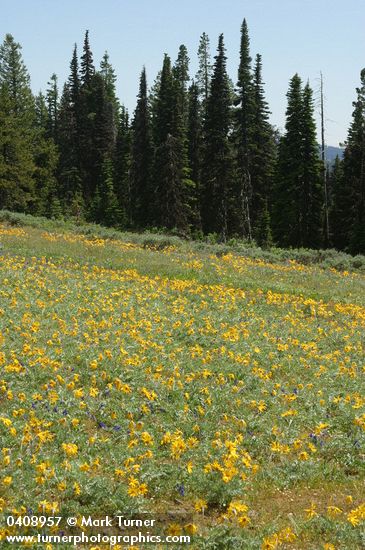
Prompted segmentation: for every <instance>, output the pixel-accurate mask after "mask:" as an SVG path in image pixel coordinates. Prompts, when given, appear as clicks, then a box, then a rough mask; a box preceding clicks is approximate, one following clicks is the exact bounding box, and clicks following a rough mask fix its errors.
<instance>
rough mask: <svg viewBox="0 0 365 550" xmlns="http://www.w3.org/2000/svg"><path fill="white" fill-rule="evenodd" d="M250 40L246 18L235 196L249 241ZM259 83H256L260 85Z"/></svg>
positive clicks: (252, 98) (240, 223) (241, 229)
mask: <svg viewBox="0 0 365 550" xmlns="http://www.w3.org/2000/svg"><path fill="white" fill-rule="evenodd" d="M251 61H252V60H251V57H250V40H249V36H248V28H247V23H246V19H244V20H243V23H242V27H241V44H240V64H239V68H238V81H237V100H236V102H235V104H236V110H235V117H236V121H235V122H236V124H235V134H234V138H235V145H236V179H237V188H236V197H237V204H238V205H239V208H238V212H237V216H238V229H239V232H240V234H241V235H242V236H243V237H246V238H248V239H251V238H252V220H251V203H252V196H253V189H252V187H253V182H252V160H253V159H252V156H253V143H252V139H253V136H252V133H253V124H254V121H253V117H254V108H255V105H254V101H255V96H254V85H253V78H252V69H251ZM260 84H261V82H258V85H260Z"/></svg>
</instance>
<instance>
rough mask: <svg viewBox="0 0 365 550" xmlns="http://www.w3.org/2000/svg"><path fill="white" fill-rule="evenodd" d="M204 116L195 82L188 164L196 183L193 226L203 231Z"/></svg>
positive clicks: (191, 92) (190, 109)
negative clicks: (202, 168) (201, 210)
mask: <svg viewBox="0 0 365 550" xmlns="http://www.w3.org/2000/svg"><path fill="white" fill-rule="evenodd" d="M201 117H202V115H201V104H200V102H199V88H198V86H197V84H195V82H193V83H192V84H191V86H190V88H189V113H188V131H187V139H188V164H189V170H190V178H191V180H192V181H193V182H194V193H192V199H193V203H192V213H193V219H192V225H193V227H194V229H196V230H201V220H200V203H201V184H200V176H201V166H202V118H201Z"/></svg>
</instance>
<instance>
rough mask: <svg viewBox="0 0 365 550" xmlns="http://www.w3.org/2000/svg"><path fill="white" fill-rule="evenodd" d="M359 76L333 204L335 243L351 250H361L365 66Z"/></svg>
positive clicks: (364, 235)
mask: <svg viewBox="0 0 365 550" xmlns="http://www.w3.org/2000/svg"><path fill="white" fill-rule="evenodd" d="M360 79H361V81H360V86H359V87H358V88H357V89H356V93H357V98H356V101H355V102H354V103H353V106H354V111H353V114H352V122H351V125H350V128H349V132H348V139H347V143H346V149H345V152H344V159H343V181H342V185H341V188H340V189H338V192H337V195H336V204H335V208H336V211H337V216H339V217H338V221H337V224H338V226H337V238H336V244H337V245H338V246H339V247H340V248H347V249H348V250H349V251H351V252H352V253H364V252H365V69H363V70H362V71H361V75H360Z"/></svg>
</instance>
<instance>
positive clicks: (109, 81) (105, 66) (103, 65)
mask: <svg viewBox="0 0 365 550" xmlns="http://www.w3.org/2000/svg"><path fill="white" fill-rule="evenodd" d="M100 74H101V76H102V78H103V81H104V86H105V91H106V96H107V98H108V100H109V101H110V102H111V103H112V105H113V126H114V128H115V131H117V127H118V117H119V113H120V104H119V100H118V98H117V94H116V89H115V83H116V80H117V77H116V75H115V71H114V69H113V66H112V65H111V63H110V61H109V54H108V52H105V53H104V55H103V59H102V60H101V62H100ZM115 138H116V135H115Z"/></svg>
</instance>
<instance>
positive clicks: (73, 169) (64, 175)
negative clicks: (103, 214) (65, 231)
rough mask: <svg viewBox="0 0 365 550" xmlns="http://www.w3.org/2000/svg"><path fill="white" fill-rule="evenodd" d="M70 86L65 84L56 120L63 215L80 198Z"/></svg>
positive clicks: (75, 112) (77, 136)
mask: <svg viewBox="0 0 365 550" xmlns="http://www.w3.org/2000/svg"><path fill="white" fill-rule="evenodd" d="M73 95H74V93H73V90H72V85H71V84H70V82H69V83H66V84H65V85H64V88H63V93H62V96H61V100H60V109H59V118H58V148H59V155H60V156H59V163H58V170H57V180H58V197H59V199H60V200H61V203H62V205H63V210H64V211H65V213H67V212H69V210H70V207H71V204H72V203H73V202H74V201H75V200H77V201H80V199H81V197H82V179H81V169H80V156H79V151H80V148H79V133H78V120H77V114H78V113H77V111H76V109H75V103H74V101H72V96H73Z"/></svg>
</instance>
